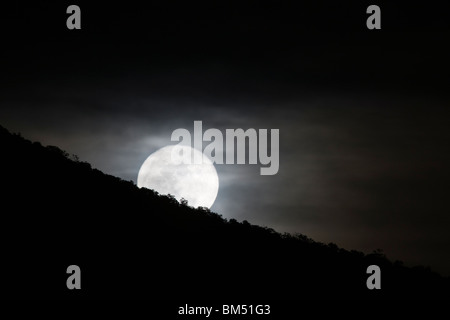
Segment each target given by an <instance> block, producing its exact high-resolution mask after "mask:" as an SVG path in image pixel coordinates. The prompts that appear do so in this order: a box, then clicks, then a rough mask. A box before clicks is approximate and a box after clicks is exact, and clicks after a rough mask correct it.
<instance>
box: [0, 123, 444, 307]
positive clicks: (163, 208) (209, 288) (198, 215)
mask: <svg viewBox="0 0 450 320" xmlns="http://www.w3.org/2000/svg"><path fill="white" fill-rule="evenodd" d="M0 143H1V148H2V156H1V160H0V163H1V168H2V171H3V172H2V179H1V191H2V214H1V221H2V223H1V225H2V231H1V241H2V244H3V245H2V247H3V248H4V250H3V252H4V259H3V261H4V262H3V263H2V264H1V265H2V267H1V271H2V274H3V275H4V277H5V281H4V284H2V286H1V287H0V292H1V296H2V297H6V298H15V297H19V298H20V297H26V298H57V299H72V298H75V299H79V298H150V299H187V298H189V299H224V298H227V299H230V298H233V299H249V298H251V299H316V298H327V299H335V298H337V299H343V298H344V299H345V298H352V299H353V298H356V299H383V298H390V299H397V298H414V299H415V298H446V299H448V298H449V297H450V295H449V289H450V281H449V278H444V277H442V276H440V275H439V274H437V273H435V272H432V271H431V270H430V269H429V268H424V267H413V268H410V267H405V266H403V265H402V263H400V262H391V261H389V260H388V259H387V258H386V257H385V256H384V255H383V254H382V253H380V252H374V253H372V254H364V253H362V252H358V251H354V250H352V251H348V250H345V249H342V248H339V247H338V246H336V245H335V244H332V243H330V244H323V243H320V242H316V241H313V240H312V239H310V238H308V237H307V236H305V235H301V234H297V235H291V234H281V233H278V232H276V231H274V230H273V229H270V228H268V227H261V226H256V225H252V224H250V223H249V222H247V221H243V222H238V221H236V220H235V219H229V220H227V219H224V218H223V217H222V216H220V215H218V214H217V213H214V212H211V211H210V210H209V209H206V208H197V209H194V208H192V207H189V206H188V205H186V203H179V202H178V201H177V200H176V199H175V198H174V197H173V196H170V195H169V196H164V195H159V194H158V193H157V192H155V191H153V190H148V189H145V188H142V189H139V188H138V187H137V186H136V185H135V184H134V183H133V182H131V181H124V180H122V179H120V178H117V177H113V176H111V175H107V174H105V173H102V172H101V171H100V170H97V169H94V168H92V167H91V165H90V164H89V163H87V162H82V161H80V160H79V159H78V157H77V156H73V155H69V154H68V153H67V152H66V151H63V150H61V149H59V148H58V147H55V146H47V147H44V146H42V145H41V144H40V143H39V142H31V141H29V140H26V139H24V138H23V137H21V135H20V134H11V133H10V132H9V131H8V130H7V129H5V128H3V127H2V126H0ZM73 264H74V265H78V266H79V267H80V268H81V275H82V276H81V279H82V280H81V283H82V284H81V290H68V289H67V287H66V279H67V277H68V276H69V275H68V274H67V273H66V269H67V267H68V266H70V265H73ZM373 264H375V265H378V266H380V268H381V290H369V289H367V287H366V280H367V278H368V277H369V274H367V273H366V269H367V267H368V266H369V265H373Z"/></svg>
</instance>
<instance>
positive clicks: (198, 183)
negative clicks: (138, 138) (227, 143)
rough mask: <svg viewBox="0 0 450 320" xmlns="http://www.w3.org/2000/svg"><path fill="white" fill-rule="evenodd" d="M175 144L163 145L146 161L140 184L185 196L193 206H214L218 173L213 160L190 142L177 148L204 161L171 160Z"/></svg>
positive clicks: (138, 182)
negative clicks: (198, 162)
mask: <svg viewBox="0 0 450 320" xmlns="http://www.w3.org/2000/svg"><path fill="white" fill-rule="evenodd" d="M174 148H175V146H167V147H164V148H161V149H159V150H157V151H156V152H154V153H152V154H151V155H150V156H149V157H148V158H147V159H146V160H145V161H144V163H143V164H142V166H141V169H140V170H139V174H138V179H137V185H138V187H139V188H142V187H144V188H148V189H153V190H155V191H157V192H159V193H160V194H165V195H167V194H171V195H173V196H174V197H175V198H176V199H177V200H178V201H180V200H181V198H184V199H186V200H187V201H188V205H190V206H192V207H194V208H197V207H207V208H211V206H212V205H213V203H214V201H215V200H216V197H217V192H218V191H219V177H218V175H217V171H216V168H215V167H214V165H213V163H212V162H211V160H210V159H209V158H208V157H207V156H205V155H204V154H203V153H202V152H200V151H198V150H197V149H194V148H191V147H189V146H177V148H182V152H183V153H184V152H191V153H192V155H193V156H197V157H199V158H201V159H202V162H201V164H194V163H192V164H184V163H181V164H178V163H175V162H173V161H172V151H173V150H174ZM179 150H180V149H179ZM195 153H197V154H195Z"/></svg>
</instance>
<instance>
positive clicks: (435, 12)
mask: <svg viewBox="0 0 450 320" xmlns="http://www.w3.org/2000/svg"><path fill="white" fill-rule="evenodd" d="M296 2H299V1H296ZM296 2H281V1H276V2H273V3H270V4H267V5H263V4H260V2H257V1H251V2H246V3H245V4H243V3H242V2H235V3H231V2H223V1H222V2H214V4H212V3H211V1H210V3H199V2H191V1H189V2H188V1H184V2H171V3H170V4H169V3H166V2H156V3H154V4H148V5H147V6H145V7H143V6H142V5H141V4H132V3H131V2H129V1H127V2H123V3H122V4H120V5H119V4H114V5H113V4H111V3H108V2H105V3H103V4H97V5H93V4H89V3H85V2H82V1H78V2H74V3H72V2H65V1H58V2H56V1H55V2H42V4H36V3H34V4H33V5H28V6H26V5H24V4H23V3H21V4H20V5H19V4H17V5H10V6H9V7H7V6H6V7H2V17H1V20H2V21H1V25H0V27H1V28H0V37H1V52H0V58H1V65H0V66H1V69H0V125H2V126H4V127H6V128H7V129H8V130H10V131H13V132H20V133H21V134H22V135H23V136H24V137H26V138H28V139H30V140H34V141H40V142H42V143H43V144H44V145H56V146H58V147H60V148H62V149H64V150H66V151H68V152H69V153H73V154H76V155H78V156H79V157H80V159H81V160H83V161H87V162H89V163H91V164H92V165H93V167H96V168H98V169H100V170H102V171H103V172H105V173H108V174H111V175H114V176H117V177H120V178H122V179H124V180H132V181H134V182H136V179H137V174H138V170H139V168H140V166H141V164H142V163H143V162H144V160H145V159H146V158H147V157H148V155H149V154H150V153H152V152H154V151H156V150H157V149H159V148H161V147H164V146H166V145H168V144H174V142H171V141H170V136H171V133H172V131H173V130H175V129H177V128H186V129H188V130H191V131H192V130H193V124H194V121H195V120H201V121H203V127H204V130H206V129H208V128H218V129H221V130H225V129H228V128H230V129H236V128H242V129H244V130H246V129H248V128H255V129H263V128H264V129H279V130H280V169H279V172H278V174H277V175H274V176H261V175H260V174H259V170H260V167H261V165H259V164H258V165H216V169H217V171H218V174H219V179H220V188H219V194H218V197H217V199H216V202H215V204H214V205H213V207H212V208H211V209H212V210H213V211H215V212H217V213H219V214H222V215H223V216H224V217H225V218H227V219H231V218H235V219H237V220H238V221H242V220H248V221H249V222H251V223H254V224H259V225H263V226H268V227H270V228H274V229H275V230H277V231H280V232H291V233H296V232H298V233H302V234H305V235H307V236H308V237H311V238H312V239H314V240H316V241H321V242H325V243H328V242H334V243H336V244H337V245H339V246H342V247H344V248H346V249H356V250H361V251H364V252H371V251H373V250H374V249H378V248H381V249H383V251H384V253H386V255H387V256H388V258H390V259H392V260H397V259H398V260H403V261H404V262H405V263H406V264H407V265H415V264H421V265H426V266H431V267H432V269H433V270H436V271H439V272H441V273H442V274H444V275H450V250H449V247H450V232H449V228H450V217H449V213H450V201H449V200H448V199H449V191H450V184H449V178H450V168H449V164H450V150H449V142H450V110H449V108H450V90H449V85H450V73H449V72H450V62H449V59H450V45H449V39H450V19H449V18H448V15H447V14H446V12H448V11H446V8H443V7H442V5H441V4H436V3H437V2H436V3H432V2H429V1H428V2H423V3H422V4H420V5H418V4H411V2H406V1H405V2H396V4H392V3H388V2H387V1H371V2H368V1H339V2H338V1H333V2H329V3H327V2H317V1H316V2H315V4H314V5H313V4H309V5H305V4H303V5H300V4H298V3H296ZM293 3H296V4H295V5H293ZM70 4H78V5H79V6H80V7H81V16H82V18H81V21H82V22H81V24H82V29H81V30H68V29H67V28H66V19H67V17H68V14H66V12H65V11H66V8H67V6H68V5H70ZM370 4H378V5H379V6H380V7H381V11H382V29H381V30H372V31H370V30H368V29H367V28H366V19H367V17H368V15H367V14H366V8H367V6H368V5H370ZM206 145H207V143H204V146H206ZM64 183H70V181H65V182H64V181H63V182H62V184H64Z"/></svg>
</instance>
